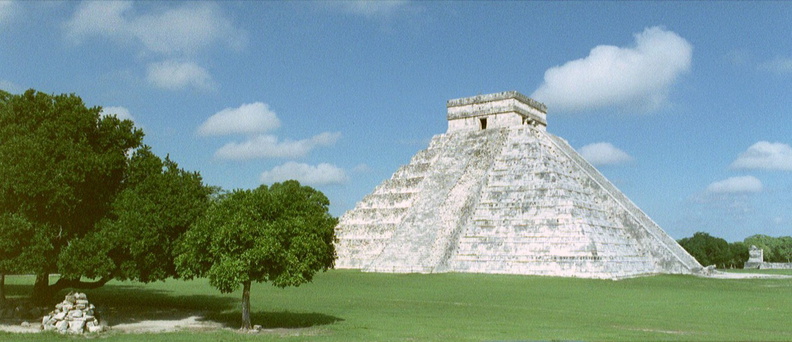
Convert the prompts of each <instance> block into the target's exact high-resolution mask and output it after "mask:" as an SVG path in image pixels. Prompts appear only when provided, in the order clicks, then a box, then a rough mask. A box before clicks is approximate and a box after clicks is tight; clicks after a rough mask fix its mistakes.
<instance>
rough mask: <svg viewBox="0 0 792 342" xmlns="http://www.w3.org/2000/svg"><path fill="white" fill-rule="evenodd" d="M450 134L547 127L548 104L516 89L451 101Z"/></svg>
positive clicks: (447, 105)
mask: <svg viewBox="0 0 792 342" xmlns="http://www.w3.org/2000/svg"><path fill="white" fill-rule="evenodd" d="M446 107H448V133H450V132H455V131H464V130H478V129H487V128H500V127H510V126H519V125H531V126H534V127H536V128H538V129H541V130H544V129H545V127H547V107H546V106H545V105H544V104H543V103H540V102H537V101H535V100H533V99H531V98H529V97H527V96H525V95H523V94H520V93H518V92H516V91H504V92H502V93H495V94H486V95H477V96H472V97H463V98H459V99H453V100H448V102H447V103H446Z"/></svg>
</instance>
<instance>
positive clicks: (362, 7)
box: [324, 0, 410, 19]
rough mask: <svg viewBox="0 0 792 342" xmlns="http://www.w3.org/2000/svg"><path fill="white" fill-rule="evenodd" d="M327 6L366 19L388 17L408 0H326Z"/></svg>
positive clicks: (402, 7) (404, 5)
mask: <svg viewBox="0 0 792 342" xmlns="http://www.w3.org/2000/svg"><path fill="white" fill-rule="evenodd" d="M324 4H325V5H327V6H332V7H335V8H338V9H340V10H342V11H344V12H347V13H351V14H354V15H359V16H362V17H365V18H367V19H373V18H378V17H388V16H391V15H393V14H395V13H396V12H398V11H400V10H402V9H404V8H406V7H407V6H408V5H409V4H410V2H409V1H405V0H391V1H382V0H353V1H328V2H325V3H324Z"/></svg>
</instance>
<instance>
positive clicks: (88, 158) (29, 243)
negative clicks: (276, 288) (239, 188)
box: [0, 89, 209, 301]
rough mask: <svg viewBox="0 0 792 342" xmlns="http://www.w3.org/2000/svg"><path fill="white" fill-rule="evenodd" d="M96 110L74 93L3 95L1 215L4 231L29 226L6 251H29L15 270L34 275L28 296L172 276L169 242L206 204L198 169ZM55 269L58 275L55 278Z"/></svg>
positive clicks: (42, 296) (0, 116) (44, 296)
mask: <svg viewBox="0 0 792 342" xmlns="http://www.w3.org/2000/svg"><path fill="white" fill-rule="evenodd" d="M100 112H101V107H92V108H88V107H86V106H85V104H84V103H83V101H82V99H80V98H79V97H78V96H76V95H73V94H71V95H65V94H64V95H48V94H45V93H41V92H37V91H35V90H32V89H31V90H28V91H26V92H25V93H24V94H21V95H12V94H8V93H5V92H3V93H0V217H3V218H4V220H6V222H8V220H16V221H15V222H16V223H12V224H5V225H2V226H0V229H3V231H2V232H0V235H4V234H15V233H14V231H15V230H17V229H24V227H32V228H31V229H33V231H34V232H35V234H33V235H32V238H29V239H22V240H18V246H14V247H13V248H10V249H9V250H13V249H15V248H22V249H24V250H29V251H35V253H28V254H26V255H25V256H24V257H22V259H24V261H25V262H24V263H20V264H19V265H20V267H22V268H24V269H17V270H16V271H26V272H33V273H35V274H36V275H37V277H36V284H35V285H34V299H37V300H40V301H46V300H48V299H49V294H51V293H52V292H54V291H57V290H59V289H62V288H66V287H80V288H88V287H95V286H101V285H103V284H104V283H105V282H107V281H108V280H109V279H112V278H114V277H119V278H122V279H135V280H140V281H152V280H159V279H164V278H165V277H167V276H169V275H174V274H175V268H174V266H173V262H172V260H173V255H172V245H173V243H172V242H173V241H175V240H176V239H177V238H178V237H179V236H180V235H181V233H183V232H184V231H185V230H186V229H187V227H188V226H189V225H190V224H191V223H192V221H193V220H194V219H195V218H197V217H198V216H200V215H201V214H202V211H203V210H204V209H205V208H206V206H207V204H208V200H209V190H208V188H206V187H204V185H203V184H202V180H201V178H200V175H198V174H197V173H189V172H185V171H183V170H181V169H179V168H178V166H177V165H176V163H174V162H172V161H170V159H169V158H166V159H165V161H162V160H161V159H160V158H159V157H157V156H156V155H154V154H153V153H152V152H151V149H150V148H148V147H146V146H143V145H142V139H143V131H142V130H140V129H138V128H135V126H134V123H133V122H132V121H130V120H119V119H118V118H117V117H116V116H114V115H100ZM21 222H24V224H22V223H21ZM0 248H4V247H0ZM51 273H60V274H61V277H60V279H59V280H58V282H57V283H56V284H53V285H50V284H49V282H48V279H49V274H51ZM81 277H88V278H92V279H96V278H101V279H100V280H99V281H98V282H95V283H84V282H81V281H80V278H81Z"/></svg>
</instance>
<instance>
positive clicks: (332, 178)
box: [260, 162, 347, 185]
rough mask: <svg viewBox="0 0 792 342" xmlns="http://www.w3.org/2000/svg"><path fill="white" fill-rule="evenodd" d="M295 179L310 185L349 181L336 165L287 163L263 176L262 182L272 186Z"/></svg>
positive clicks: (264, 173) (265, 172)
mask: <svg viewBox="0 0 792 342" xmlns="http://www.w3.org/2000/svg"><path fill="white" fill-rule="evenodd" d="M290 179H295V180H297V181H299V182H300V183H304V184H308V185H328V184H341V183H344V182H346V181H347V175H346V172H344V170H343V169H341V168H339V167H336V166H335V165H331V164H327V163H322V164H319V165H316V166H313V165H308V164H302V163H296V162H287V163H285V164H283V165H279V166H276V167H274V168H272V170H269V171H264V172H263V173H262V174H261V178H260V180H261V182H262V183H264V184H272V183H276V182H283V181H286V180H290Z"/></svg>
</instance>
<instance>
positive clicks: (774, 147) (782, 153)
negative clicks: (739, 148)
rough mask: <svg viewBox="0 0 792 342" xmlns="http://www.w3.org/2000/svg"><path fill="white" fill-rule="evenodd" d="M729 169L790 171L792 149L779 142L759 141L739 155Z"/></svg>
mask: <svg viewBox="0 0 792 342" xmlns="http://www.w3.org/2000/svg"><path fill="white" fill-rule="evenodd" d="M731 167H732V168H734V169H766V170H783V171H792V147H790V146H789V145H787V144H783V143H780V142H776V143H771V142H768V141H760V142H757V143H756V144H753V145H752V146H751V147H749V148H748V150H746V151H745V152H743V153H741V154H740V155H739V156H738V157H737V159H736V160H735V161H734V162H732V164H731Z"/></svg>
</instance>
